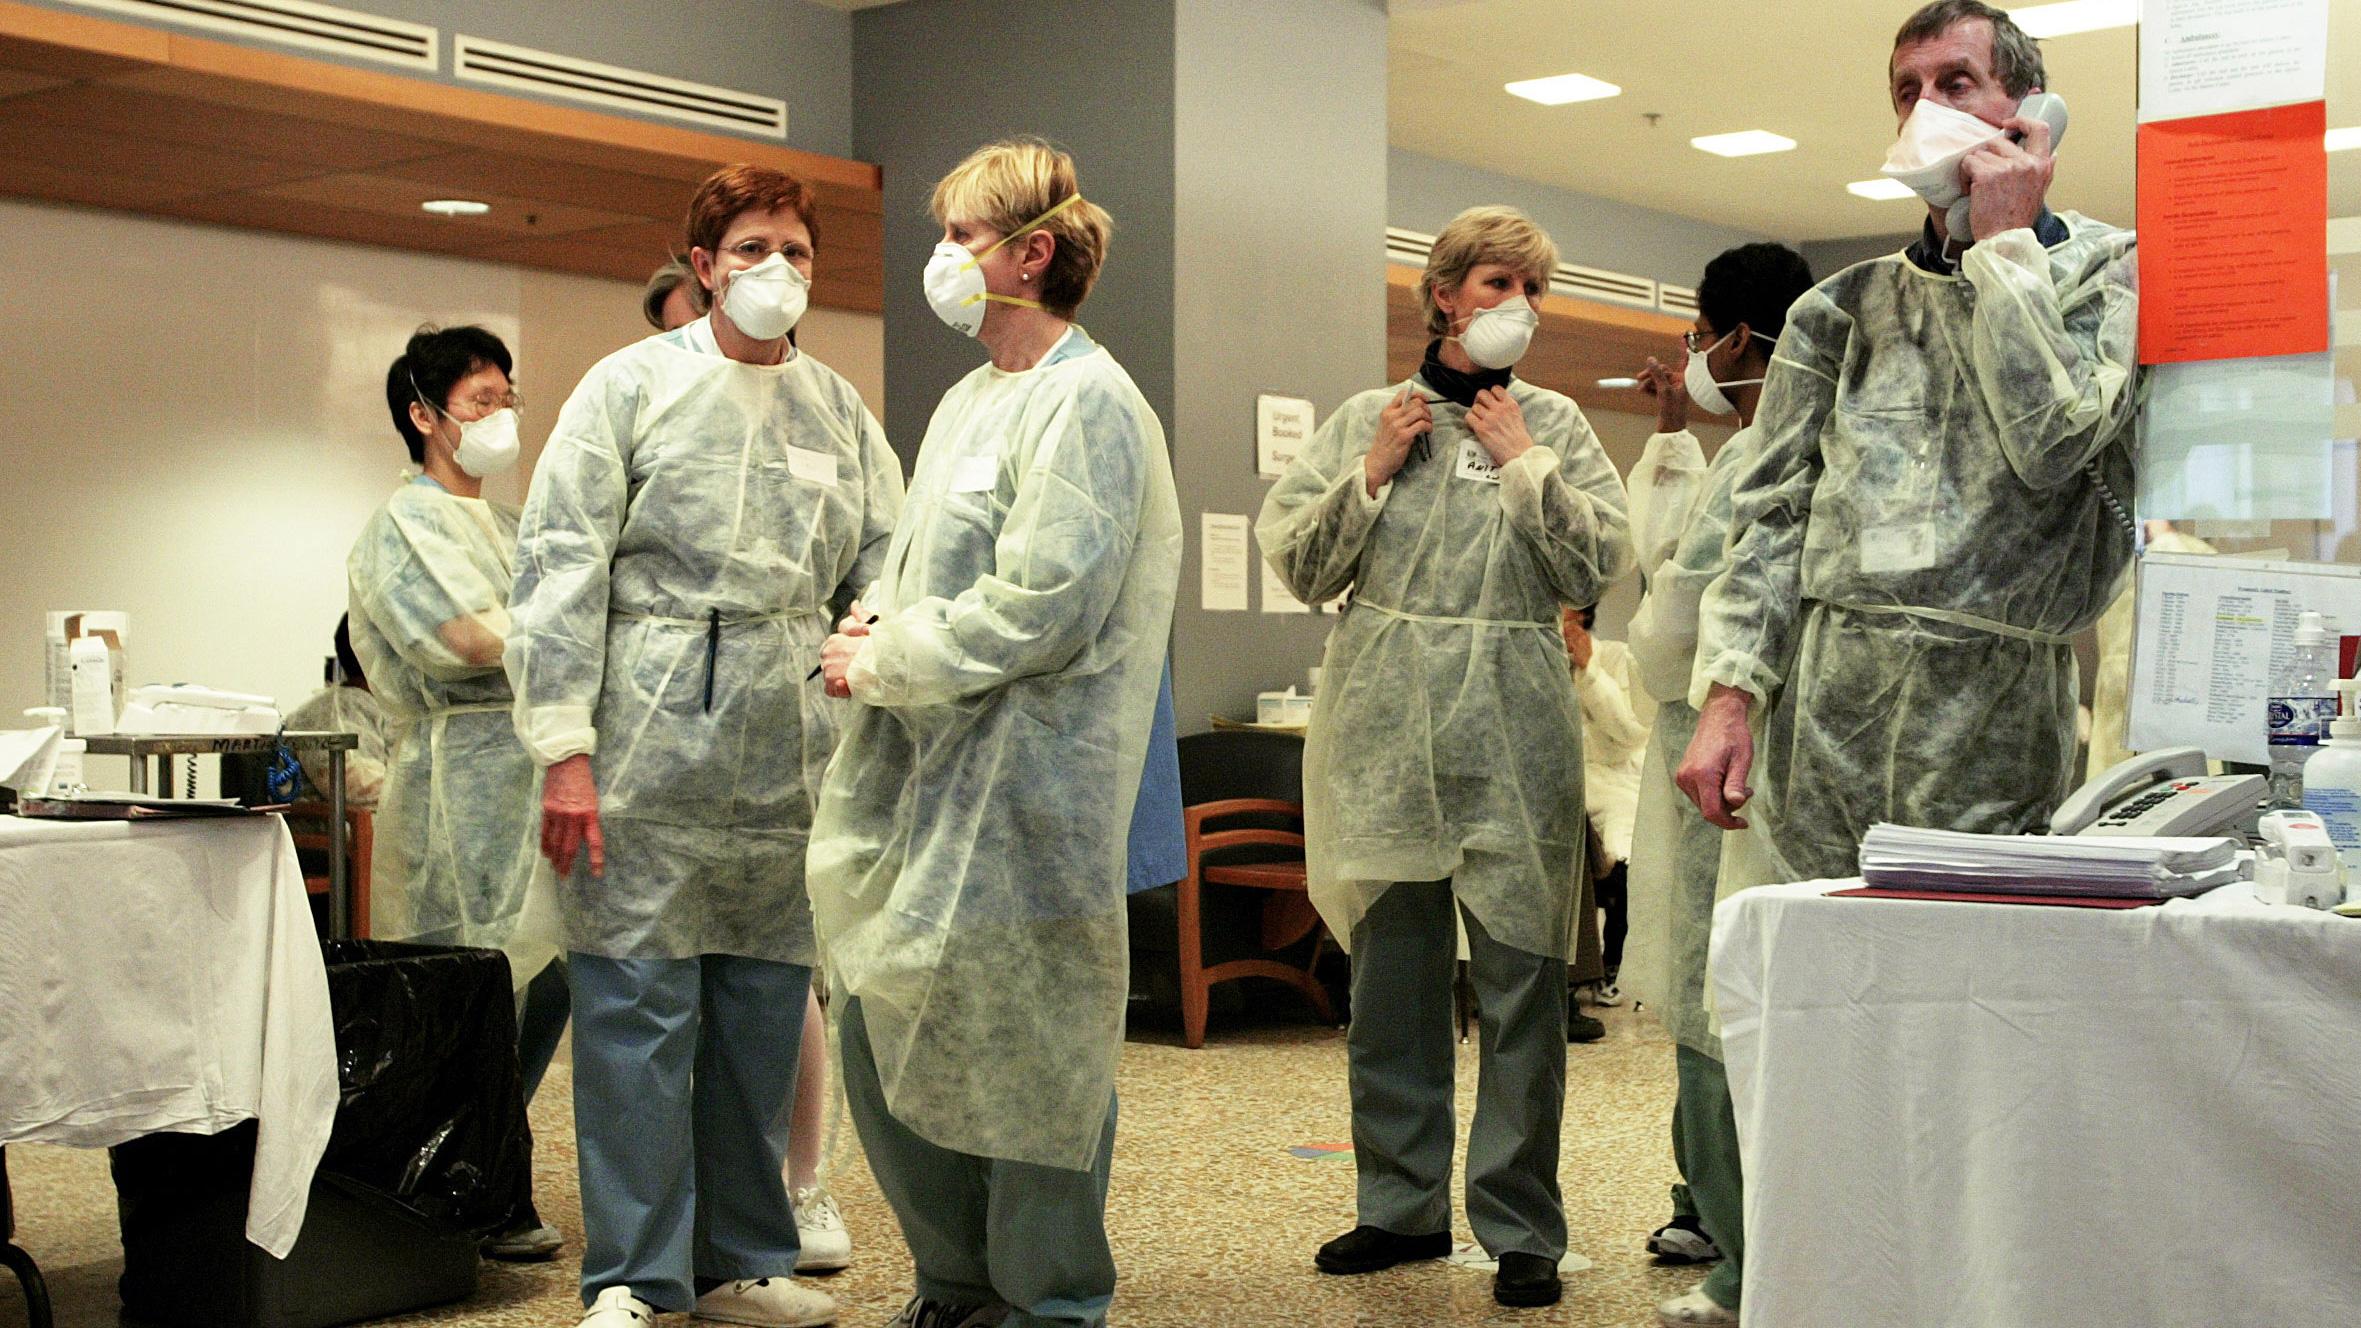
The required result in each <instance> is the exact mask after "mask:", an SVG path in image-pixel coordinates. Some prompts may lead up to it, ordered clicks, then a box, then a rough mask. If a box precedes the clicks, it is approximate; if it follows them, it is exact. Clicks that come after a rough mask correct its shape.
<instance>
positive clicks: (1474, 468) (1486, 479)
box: [1457, 438, 1500, 484]
mask: <svg viewBox="0 0 2361 1328" xmlns="http://www.w3.org/2000/svg"><path fill="white" fill-rule="evenodd" d="M1457 473H1458V475H1459V478H1461V479H1463V480H1474V481H1476V482H1477V483H1479V484H1498V483H1500V467H1499V466H1498V465H1496V464H1494V462H1493V460H1492V454H1491V453H1490V452H1487V451H1485V450H1484V445H1483V444H1482V443H1479V442H1477V441H1476V440H1475V439H1473V438H1469V439H1465V440H1463V441H1462V442H1461V443H1460V444H1459V470H1458V472H1457Z"/></svg>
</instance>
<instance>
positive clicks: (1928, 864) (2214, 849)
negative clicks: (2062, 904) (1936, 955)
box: [1861, 824, 2247, 899]
mask: <svg viewBox="0 0 2361 1328" xmlns="http://www.w3.org/2000/svg"><path fill="white" fill-rule="evenodd" d="M2246 870H2247V869H2246V866H2245V864H2244V863H2242V862H2241V861H2240V860H2239V858H2238V843H2237V841H2236V840H2231V839H2135V838H2129V837H2116V836H2111V835H2109V836H2099V835H2091V836H2083V835H2064V836H2060V835H1974V834H1963V833H1961V832H1959V831H1956V830H1921V829H1918V828H1916V827H1913V826H1906V825H1887V824H1880V825H1876V826H1872V827H1871V828H1870V831H1869V835H1868V837H1867V838H1865V839H1863V840H1862V841H1861V879H1862V880H1863V881H1864V882H1866V883H1868V884H1869V885H1872V886H1876V887H1878V888H1880V889H1886V890H1956V891H1964V892H1971V893H1985V894H2024V895H2088V896H2091V897H2093V898H2103V899H2165V898H2171V897H2174V896H2178V895H2194V894H2203V893H2204V892H2205V891H2207V890H2211V889H2213V888H2214V887H2215V886H2220V885H2228V884H2229V883H2230V882H2232V881H2236V880H2242V879H2244V877H2245V874H2246Z"/></svg>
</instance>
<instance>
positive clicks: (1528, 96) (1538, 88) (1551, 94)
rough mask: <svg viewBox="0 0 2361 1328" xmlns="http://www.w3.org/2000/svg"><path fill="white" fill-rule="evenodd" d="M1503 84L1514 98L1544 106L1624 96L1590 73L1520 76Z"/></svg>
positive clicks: (1621, 92)
mask: <svg viewBox="0 0 2361 1328" xmlns="http://www.w3.org/2000/svg"><path fill="white" fill-rule="evenodd" d="M1501 87H1502V88H1503V89H1504V90H1505V91H1506V92H1507V93H1508V94H1509V95H1510V96H1512V97H1523V98H1524V99H1525V100H1527V101H1537V102H1540V103H1541V104H1542V105H1544V106H1564V105H1567V104H1568V103H1570V102H1578V101H1599V100H1601V99H1603V98H1607V97H1619V96H1621V95H1623V89H1621V88H1619V87H1617V86H1615V85H1614V84H1612V83H1608V82H1605V81H1603V80H1600V79H1595V78H1592V77H1591V76H1590V75H1588V74H1558V75H1555V76H1553V77H1550V78H1527V79H1520V80H1518V81H1517V82H1514V83H1504V84H1502V85H1501Z"/></svg>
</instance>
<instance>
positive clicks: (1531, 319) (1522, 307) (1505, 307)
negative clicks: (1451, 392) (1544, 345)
mask: <svg viewBox="0 0 2361 1328" xmlns="http://www.w3.org/2000/svg"><path fill="white" fill-rule="evenodd" d="M1540 326H1541V313H1540V311H1539V310H1537V309H1535V308H1534V307H1533V302H1532V301H1531V300H1528V299H1526V298H1525V297H1524V296H1522V295H1511V296H1509V297H1508V298H1507V299H1505V300H1502V301H1501V302H1500V303H1498V304H1496V305H1493V306H1492V307H1491V308H1489V309H1478V310H1477V311H1476V315H1475V317H1473V318H1470V319H1468V320H1467V330H1466V331H1464V332H1461V333H1460V334H1459V348H1460V349H1461V350H1464V351H1466V352H1467V357H1468V358H1469V359H1470V360H1473V361H1475V364H1476V367H1477V368H1479V369H1506V368H1507V367H1509V366H1510V365H1512V364H1515V363H1516V362H1517V361H1519V360H1521V359H1523V358H1525V348H1526V347H1527V346H1530V345H1532V344H1533V330H1534V329H1535V328H1538V327H1540Z"/></svg>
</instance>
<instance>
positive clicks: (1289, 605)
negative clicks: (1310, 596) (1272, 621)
mask: <svg viewBox="0 0 2361 1328" xmlns="http://www.w3.org/2000/svg"><path fill="white" fill-rule="evenodd" d="M1262 611H1263V612H1265V613H1310V612H1311V611H1312V606H1311V605H1309V604H1306V603H1304V602H1303V601H1302V600H1300V599H1297V598H1296V597H1295V592H1294V591H1293V590H1290V589H1288V587H1287V582H1286V581H1284V580H1282V579H1281V578H1280V576H1279V573H1278V572H1277V571H1275V570H1273V569H1272V567H1271V565H1270V563H1269V562H1268V561H1264V562H1263V564H1262Z"/></svg>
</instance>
